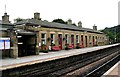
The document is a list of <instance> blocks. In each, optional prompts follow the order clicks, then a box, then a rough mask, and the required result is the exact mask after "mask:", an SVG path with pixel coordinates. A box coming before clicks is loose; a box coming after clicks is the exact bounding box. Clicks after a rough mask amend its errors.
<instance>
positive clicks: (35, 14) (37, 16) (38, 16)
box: [34, 12, 41, 20]
mask: <svg viewBox="0 0 120 77" xmlns="http://www.w3.org/2000/svg"><path fill="white" fill-rule="evenodd" d="M34 19H37V20H41V18H40V13H38V12H36V13H34Z"/></svg>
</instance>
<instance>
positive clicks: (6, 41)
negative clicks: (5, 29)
mask: <svg viewBox="0 0 120 77" xmlns="http://www.w3.org/2000/svg"><path fill="white" fill-rule="evenodd" d="M0 49H10V38H9V37H7V38H0Z"/></svg>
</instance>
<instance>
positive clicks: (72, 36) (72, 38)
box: [71, 35, 74, 44]
mask: <svg viewBox="0 0 120 77" xmlns="http://www.w3.org/2000/svg"><path fill="white" fill-rule="evenodd" d="M71 44H74V35H71Z"/></svg>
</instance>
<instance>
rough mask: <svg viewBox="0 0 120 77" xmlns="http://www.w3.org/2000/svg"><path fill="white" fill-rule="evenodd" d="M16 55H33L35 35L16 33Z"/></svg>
mask: <svg viewBox="0 0 120 77" xmlns="http://www.w3.org/2000/svg"><path fill="white" fill-rule="evenodd" d="M18 36H19V38H18V57H23V56H29V55H35V47H36V35H22V34H19V35H18Z"/></svg>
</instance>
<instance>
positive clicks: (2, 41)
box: [0, 40, 4, 49]
mask: <svg viewBox="0 0 120 77" xmlns="http://www.w3.org/2000/svg"><path fill="white" fill-rule="evenodd" d="M0 49H4V40H0Z"/></svg>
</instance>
